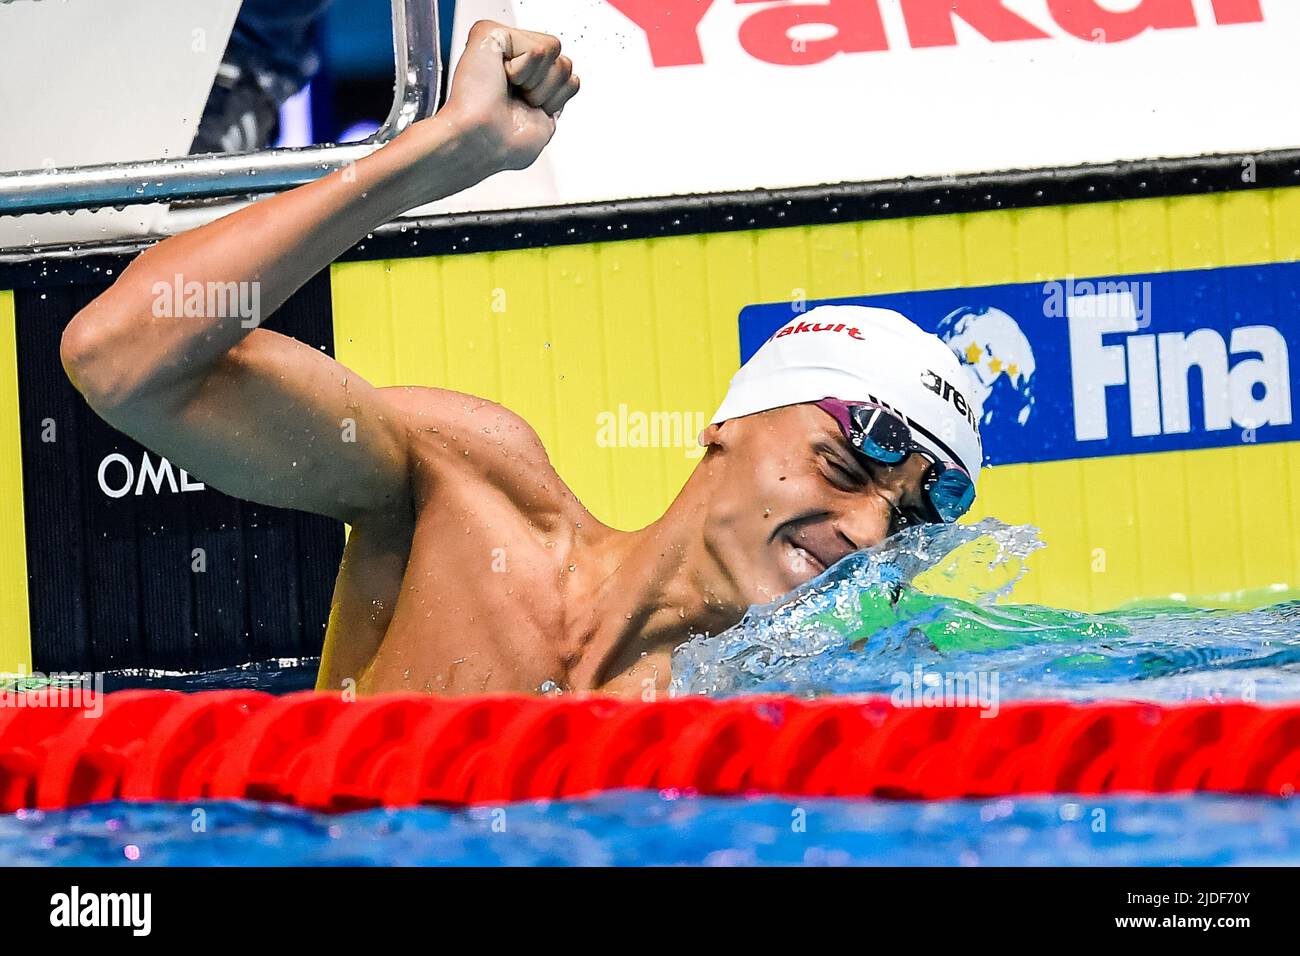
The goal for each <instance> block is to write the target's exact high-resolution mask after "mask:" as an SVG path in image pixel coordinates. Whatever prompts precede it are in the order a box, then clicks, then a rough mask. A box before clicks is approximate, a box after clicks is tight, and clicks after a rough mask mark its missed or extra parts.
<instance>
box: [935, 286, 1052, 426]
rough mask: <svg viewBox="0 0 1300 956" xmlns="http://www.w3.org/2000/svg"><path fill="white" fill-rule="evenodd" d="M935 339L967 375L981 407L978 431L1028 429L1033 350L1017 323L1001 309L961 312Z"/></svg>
mask: <svg viewBox="0 0 1300 956" xmlns="http://www.w3.org/2000/svg"><path fill="white" fill-rule="evenodd" d="M935 334H936V335H938V336H939V338H941V339H943V340H944V341H945V342H947V343H948V346H949V348H951V349H952V350H953V351H954V352H955V353H956V354H957V358H958V359H959V360H960V361H961V363H962V365H964V366H965V367H966V369H967V371H968V372H970V373H971V383H972V391H973V393H974V397H975V399H976V400H977V401H978V402H979V403H980V405H981V406H982V407H983V415H982V417H981V418H980V426H981V427H983V426H987V425H994V424H1010V423H1011V422H1012V421H1014V422H1015V423H1016V424H1017V425H1024V424H1025V422H1027V421H1028V420H1029V416H1030V415H1031V414H1032V413H1033V410H1034V371H1035V364H1034V351H1033V349H1032V348H1030V346H1029V340H1028V339H1026V338H1025V334H1024V333H1023V332H1021V331H1020V326H1019V325H1018V324H1017V323H1016V320H1015V319H1013V318H1011V316H1009V315H1007V314H1006V313H1005V312H1003V311H1002V310H1001V309H995V308H992V307H991V306H986V307H984V308H962V309H957V310H956V311H955V312H951V313H949V314H948V315H946V316H944V318H943V320H942V321H941V322H940V323H939V326H938V328H937V329H935Z"/></svg>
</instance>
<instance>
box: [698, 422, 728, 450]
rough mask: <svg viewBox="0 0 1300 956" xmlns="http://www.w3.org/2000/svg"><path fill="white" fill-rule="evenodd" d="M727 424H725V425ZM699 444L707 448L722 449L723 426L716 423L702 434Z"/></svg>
mask: <svg viewBox="0 0 1300 956" xmlns="http://www.w3.org/2000/svg"><path fill="white" fill-rule="evenodd" d="M723 424H725V422H724V423H723ZM699 442H700V444H701V445H703V446H704V447H705V448H710V447H717V448H721V447H722V425H720V424H718V423H716V422H715V423H714V424H712V425H709V426H707V427H706V428H705V429H704V431H702V432H700V438H699Z"/></svg>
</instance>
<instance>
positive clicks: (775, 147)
mask: <svg viewBox="0 0 1300 956" xmlns="http://www.w3.org/2000/svg"><path fill="white" fill-rule="evenodd" d="M484 17H486V18H491V19H495V20H499V21H503V22H510V23H514V24H517V25H519V26H521V27H524V28H532V29H536V30H544V31H547V32H551V33H554V34H556V35H558V36H559V37H560V38H561V40H562V41H563V44H564V49H565V52H566V53H567V54H569V55H570V56H572V58H573V60H574V63H575V66H576V70H577V72H578V73H579V75H580V77H581V79H582V84H583V85H582V92H581V94H580V95H579V96H578V97H577V98H576V99H575V100H574V101H573V102H572V103H571V104H570V105H569V106H568V108H566V109H565V111H564V116H563V118H562V120H561V123H560V130H559V132H558V134H557V136H556V138H555V140H554V142H553V144H552V145H551V147H550V148H549V149H548V151H547V152H546V153H545V154H543V156H542V158H541V160H540V162H539V163H538V164H537V165H536V166H535V167H534V168H533V169H531V170H528V171H524V172H522V173H502V174H500V175H498V176H496V177H493V179H491V180H488V182H487V183H485V184H483V185H481V186H479V187H478V188H477V189H473V190H470V191H469V192H468V193H466V194H462V196H459V197H456V198H454V199H452V200H448V201H444V202H443V203H440V204H438V205H436V206H434V207H431V210H432V209H438V210H451V209H468V208H475V207H477V208H492V207H506V206H529V205H544V204H552V203H569V202H581V201H589V200H604V199H613V198H622V197H631V196H651V195H671V194H676V193H699V192H715V191H723V190H733V189H751V188H755V187H782V186H805V185H818V184H823V183H835V182H844V181H870V180H879V179H890V178H895V177H903V176H942V175H946V174H959V173H969V172H987V171H995V170H1004V169H1019V168H1039V167H1054V166H1070V165H1075V164H1080V163H1096V162H1107V161H1113V160H1122V159H1143V158H1157V157H1171V156H1196V155H1202V154H1207V153H1241V154H1242V158H1243V171H1242V174H1243V176H1246V177H1248V176H1250V175H1251V166H1250V163H1249V154H1250V153H1253V152H1256V151H1261V150H1267V149H1275V148H1285V147H1295V146H1300V108H1297V107H1296V105H1295V103H1294V98H1293V97H1292V96H1291V91H1292V90H1293V89H1294V87H1295V75H1294V74H1295V65H1294V61H1295V50H1296V47H1297V44H1300V3H1298V2H1296V0H823V2H815V0H799V2H790V0H775V2H773V0H461V2H459V3H458V4H457V5H456V22H455V25H454V33H455V36H454V38H453V40H454V43H453V49H454V50H455V51H456V52H457V53H459V51H460V50H461V49H462V48H463V47H464V42H465V35H466V32H467V31H468V29H469V26H470V25H471V24H472V23H473V22H474V21H475V20H477V19H480V18H484ZM453 66H454V63H453Z"/></svg>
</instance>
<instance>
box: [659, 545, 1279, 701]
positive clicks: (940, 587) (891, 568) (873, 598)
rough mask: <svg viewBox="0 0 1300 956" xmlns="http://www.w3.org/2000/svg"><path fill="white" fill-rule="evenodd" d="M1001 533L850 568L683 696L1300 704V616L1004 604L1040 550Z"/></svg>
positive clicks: (770, 614)
mask: <svg viewBox="0 0 1300 956" xmlns="http://www.w3.org/2000/svg"><path fill="white" fill-rule="evenodd" d="M1041 546H1042V545H1041V543H1040V542H1039V540H1038V538H1037V534H1036V532H1035V530H1034V529H1033V528H1029V527H1011V526H1008V525H1004V524H1002V523H1000V522H998V521H995V520H992V519H985V520H984V521H981V522H979V523H978V524H975V525H966V526H952V525H950V526H931V527H927V528H918V529H913V530H909V531H907V532H904V533H903V534H901V535H897V536H895V537H894V538H893V539H891V540H890V541H889V542H886V544H885V545H884V546H882V547H881V548H878V549H876V550H874V551H861V552H858V553H856V554H853V555H850V556H849V557H847V558H845V559H844V560H843V561H841V562H839V563H838V564H836V565H835V566H834V567H832V568H829V569H828V570H827V571H825V572H824V573H823V574H821V575H820V576H818V577H817V578H815V579H814V580H812V581H810V582H808V583H807V584H805V585H804V586H803V587H801V588H799V589H798V590H796V591H794V592H793V593H791V594H790V595H788V596H787V597H785V598H783V599H782V600H780V601H777V602H775V603H773V604H770V605H767V606H764V607H754V608H751V609H750V611H749V613H748V614H747V615H746V616H745V618H744V620H742V621H741V622H740V623H739V624H737V625H736V626H735V627H733V628H731V629H730V630H727V631H724V632H722V633H721V634H718V635H715V636H712V637H699V638H696V639H695V640H693V641H691V642H689V643H687V644H685V645H683V646H682V647H681V648H679V649H678V651H677V653H676V654H675V656H674V658H673V687H674V691H675V692H677V693H691V694H708V695H711V696H730V695H734V694H752V693H787V694H797V695H800V696H809V697H811V696H821V695H825V694H845V693H868V692H870V693H886V694H894V693H897V692H899V691H900V690H906V689H908V688H910V687H911V686H912V685H913V682H914V680H915V678H916V676H917V675H918V674H919V676H920V682H921V683H922V684H924V683H925V682H930V681H933V682H935V683H936V684H937V683H939V682H940V681H941V680H942V678H943V677H944V676H945V675H951V674H976V675H979V676H980V678H981V681H982V686H985V687H987V688H988V689H989V690H991V691H993V692H995V695H996V697H997V698H998V699H999V700H1002V701H1006V700H1015V699H1037V700H1048V699H1055V700H1062V699H1064V700H1101V699H1108V698H1109V699H1114V698H1123V699H1129V700H1134V699H1139V700H1153V701H1169V702H1172V701H1183V700H1236V701H1256V702H1267V701H1294V700H1300V601H1294V600H1292V601H1283V602H1281V603H1275V604H1270V605H1268V606H1265V607H1257V608H1250V609H1246V610H1229V609H1224V608H1199V607H1188V606H1185V605H1183V604H1181V603H1179V602H1176V601H1173V600H1169V601H1151V602H1146V603H1144V604H1141V605H1134V606H1132V607H1128V608H1125V609H1121V610H1117V611H1110V612H1106V613H1101V614H1085V613H1082V612H1078V611H1070V610H1063V609H1058V608H1051V607H1040V606H1036V605H1027V604H1013V603H999V599H1001V598H1004V597H1005V595H1006V594H1007V593H1008V592H1009V591H1010V589H1011V587H1012V586H1013V585H1014V583H1015V582H1016V581H1017V580H1019V578H1020V577H1021V576H1022V575H1023V574H1024V571H1025V565H1024V561H1025V558H1027V557H1028V556H1029V555H1030V554H1031V553H1033V551H1035V550H1037V549H1038V548H1039V547H1041Z"/></svg>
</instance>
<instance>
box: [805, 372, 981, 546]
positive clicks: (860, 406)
mask: <svg viewBox="0 0 1300 956" xmlns="http://www.w3.org/2000/svg"><path fill="white" fill-rule="evenodd" d="M814 404H816V405H817V407H818V408H820V409H821V410H822V411H824V412H826V413H827V414H829V415H830V416H831V417H832V418H834V419H835V421H836V422H838V423H839V426H840V431H841V432H843V433H844V437H845V438H847V439H848V442H849V444H850V445H852V446H853V448H854V450H855V451H857V452H858V453H859V454H861V455H864V456H865V457H867V458H869V459H871V460H872V461H875V462H879V463H880V464H883V465H897V464H898V463H899V462H900V461H902V460H903V459H905V458H906V457H907V456H908V455H910V454H911V453H912V452H919V453H920V454H921V455H922V456H924V457H925V458H926V459H927V460H928V461H929V462H930V467H929V468H927V469H926V472H925V475H924V476H923V477H922V478H921V488H922V490H923V491H924V492H925V495H926V499H927V500H928V501H929V503H930V506H931V509H932V510H933V512H934V514H933V519H932V520H936V521H941V522H944V523H951V522H953V521H956V520H957V519H958V518H960V517H961V516H962V515H964V514H965V513H966V512H967V511H969V510H970V506H971V504H972V503H973V502H974V501H975V482H974V481H972V480H971V476H970V473H969V472H968V471H967V470H966V469H965V468H963V467H962V466H961V465H959V464H957V463H956V462H953V461H942V460H940V459H938V458H936V457H935V456H934V454H933V453H932V452H931V451H930V450H929V449H927V448H925V447H924V446H922V445H919V444H917V442H916V439H915V438H913V437H912V429H913V427H918V426H914V425H911V424H909V423H908V422H907V420H906V419H904V418H903V417H902V416H901V415H899V414H898V413H897V412H894V411H891V410H890V409H888V408H886V407H885V406H884V405H881V404H879V403H877V402H844V401H840V400H839V399H838V398H826V399H822V400H821V401H820V402H816V403H814ZM926 434H927V435H928V433H926ZM930 437H931V438H932V440H933V441H934V442H935V444H937V445H940V446H941V445H942V443H941V442H939V441H938V439H934V438H933V437H932V436H930ZM954 457H955V456H954Z"/></svg>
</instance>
